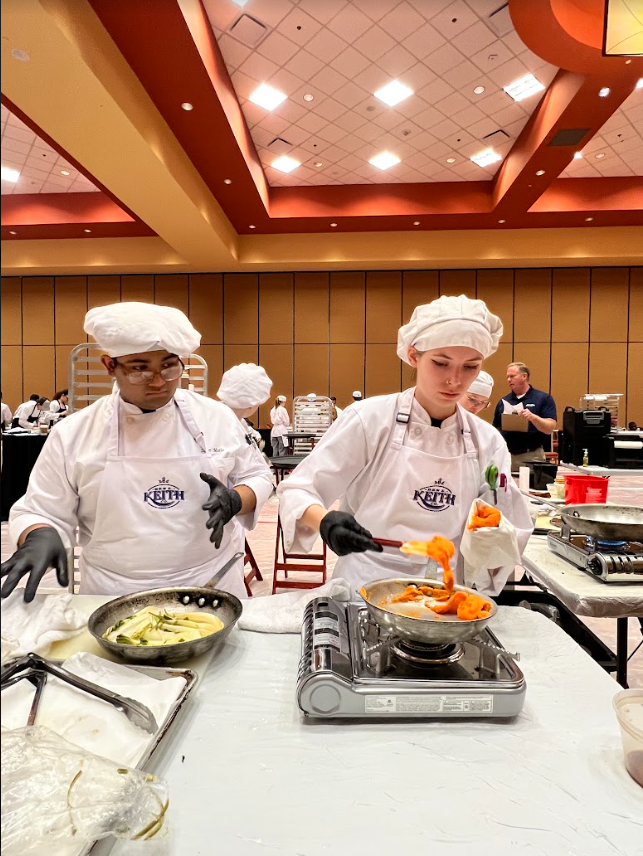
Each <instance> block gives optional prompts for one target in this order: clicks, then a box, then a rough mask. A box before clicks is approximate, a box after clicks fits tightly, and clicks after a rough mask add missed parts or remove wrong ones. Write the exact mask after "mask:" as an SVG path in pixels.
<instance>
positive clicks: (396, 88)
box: [374, 80, 413, 107]
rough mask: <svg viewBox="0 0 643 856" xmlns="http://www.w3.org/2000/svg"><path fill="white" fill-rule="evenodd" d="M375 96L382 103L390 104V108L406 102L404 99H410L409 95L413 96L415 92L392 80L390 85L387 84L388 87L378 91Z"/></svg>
mask: <svg viewBox="0 0 643 856" xmlns="http://www.w3.org/2000/svg"><path fill="white" fill-rule="evenodd" d="M374 95H375V97H376V98H379V99H380V101H383V102H384V103H385V104H388V106H389V107H395V105H396V104H399V103H400V101H404V99H405V98H408V97H409V95H413V90H412V89H409V87H408V86H405V85H404V84H403V83H400V81H399V80H392V81H391V82H390V83H387V84H386V86H383V87H382V88H381V89H378V90H377V92H375V93H374Z"/></svg>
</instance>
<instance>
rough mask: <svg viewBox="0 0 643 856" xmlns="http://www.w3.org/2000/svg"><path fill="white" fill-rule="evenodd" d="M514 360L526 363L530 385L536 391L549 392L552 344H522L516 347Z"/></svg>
mask: <svg viewBox="0 0 643 856" xmlns="http://www.w3.org/2000/svg"><path fill="white" fill-rule="evenodd" d="M514 360H515V361H516V362H521V363H525V364H526V365H527V366H528V367H529V369H530V371H531V378H530V381H529V382H530V383H531V385H532V386H535V387H536V389H543V390H544V391H545V392H549V384H550V374H551V344H550V342H522V343H520V344H519V345H515V346H514Z"/></svg>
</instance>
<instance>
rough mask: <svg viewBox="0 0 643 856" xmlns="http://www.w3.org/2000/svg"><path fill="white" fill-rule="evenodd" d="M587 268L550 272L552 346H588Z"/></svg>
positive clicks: (588, 274) (588, 272) (559, 269)
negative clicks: (557, 343)
mask: <svg viewBox="0 0 643 856" xmlns="http://www.w3.org/2000/svg"><path fill="white" fill-rule="evenodd" d="M589 277H590V270H589V268H556V269H555V270H554V271H553V272H552V320H551V323H552V335H551V338H552V342H589Z"/></svg>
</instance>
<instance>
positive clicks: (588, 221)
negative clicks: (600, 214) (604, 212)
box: [585, 217, 594, 223]
mask: <svg viewBox="0 0 643 856" xmlns="http://www.w3.org/2000/svg"><path fill="white" fill-rule="evenodd" d="M593 219H594V218H593V217H585V222H586V223H591V222H592V220H593Z"/></svg>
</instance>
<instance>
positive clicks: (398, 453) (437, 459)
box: [333, 389, 480, 589]
mask: <svg viewBox="0 0 643 856" xmlns="http://www.w3.org/2000/svg"><path fill="white" fill-rule="evenodd" d="M413 395H414V389H410V390H406V391H405V392H403V393H401V394H400V397H399V399H398V412H397V416H396V421H395V425H394V427H393V430H392V434H391V439H390V441H389V444H388V446H387V447H386V448H385V449H384V451H383V453H382V454H381V456H380V457H379V458H378V460H377V461H376V462H375V464H374V467H375V472H374V477H373V480H372V482H371V484H370V487H369V489H368V491H367V492H366V494H365V496H364V498H363V500H362V502H361V503H360V506H359V508H358V509H356V511H355V517H356V519H357V521H358V522H359V523H360V524H361V525H362V526H364V527H365V528H366V529H368V530H369V531H370V532H371V533H372V534H373V535H374V536H375V537H379V538H390V539H393V540H396V541H407V540H409V539H414V540H422V541H426V540H429V539H430V538H432V537H433V536H434V535H443V536H444V537H445V538H449V539H450V540H451V541H453V542H454V544H455V547H456V556H457V565H456V577H457V581H458V582H459V583H461V582H463V581H464V566H463V560H462V558H461V556H460V554H459V545H460V539H461V537H462V532H463V529H464V525H465V522H466V519H467V515H468V513H469V507H470V506H471V503H472V501H473V500H474V499H475V498H476V497H477V496H478V493H479V490H478V489H479V486H480V484H479V483H480V464H479V462H478V453H477V450H476V448H475V446H474V443H473V440H472V439H471V434H470V432H469V430H468V429H467V427H466V426H465V425H463V423H462V419H461V416H460V414H459V411H458V414H457V420H458V425H459V427H460V429H461V430H462V436H463V440H464V454H463V455H460V456H458V457H453V458H444V457H441V456H438V455H432V454H429V453H428V452H423V451H420V450H419V449H414V448H413V447H411V446H405V445H403V443H404V438H405V436H406V432H407V431H408V426H409V422H410V419H411V406H412V404H413ZM425 567H426V566H425ZM416 568H417V566H416ZM423 570H424V569H423ZM417 575H418V573H417V571H416V570H414V567H413V565H412V564H411V562H410V561H409V559H408V558H406V556H403V555H402V554H401V553H400V552H399V551H397V550H392V549H391V548H389V547H385V548H384V552H382V553H375V552H373V551H372V550H368V551H366V552H365V553H351V554H349V555H348V556H342V557H340V558H339V559H338V560H337V564H336V565H335V570H334V571H333V577H334V578H335V577H339V578H343V579H345V580H348V582H349V583H350V584H351V586H352V587H354V588H355V589H357V588H359V586H360V585H362V584H363V583H364V582H368V581H370V580H377V579H383V578H386V577H396V576H401V577H402V576H417ZM432 575H433V572H432V571H429V576H432ZM441 575H442V572H441V570H440V571H439V573H438V572H436V577H437V578H441Z"/></svg>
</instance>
